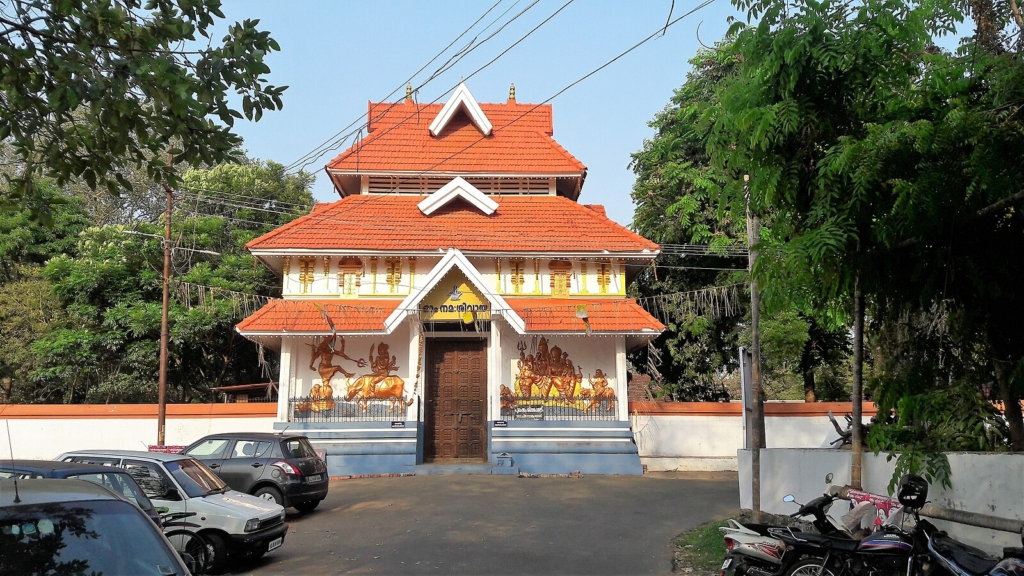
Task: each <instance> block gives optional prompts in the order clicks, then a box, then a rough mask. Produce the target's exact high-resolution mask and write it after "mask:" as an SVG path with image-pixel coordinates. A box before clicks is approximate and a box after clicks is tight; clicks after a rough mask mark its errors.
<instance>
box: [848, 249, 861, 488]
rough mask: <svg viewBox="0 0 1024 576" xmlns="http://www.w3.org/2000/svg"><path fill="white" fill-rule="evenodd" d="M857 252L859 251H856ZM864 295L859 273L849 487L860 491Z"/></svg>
mask: <svg viewBox="0 0 1024 576" xmlns="http://www.w3.org/2000/svg"><path fill="white" fill-rule="evenodd" d="M858 252H859V250H858ZM863 372H864V293H863V292H862V291H861V287H860V272H858V273H857V278H856V279H855V280H854V284H853V393H852V394H851V397H850V402H851V403H852V404H853V429H852V431H853V437H852V438H850V441H851V442H852V443H853V444H852V446H851V447H852V448H853V450H852V452H851V454H850V485H851V486H853V487H854V488H856V489H858V490H860V488H861V476H862V470H863V468H862V465H863V461H864V438H863V434H862V432H863V430H864V429H863V428H862V427H861V422H862V421H863V420H864V415H863V414H864V408H863V399H864V373H863Z"/></svg>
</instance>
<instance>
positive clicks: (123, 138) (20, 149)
mask: <svg viewBox="0 0 1024 576" xmlns="http://www.w3.org/2000/svg"><path fill="white" fill-rule="evenodd" d="M223 18H224V14H223V13H222V12H221V9H220V2H219V0H199V1H189V2H180V1H174V0H147V1H146V2H145V3H142V2H139V1H138V0H63V1H59V2H36V1H29V0H13V1H12V2H10V3H9V4H8V8H7V9H6V10H5V11H4V13H3V14H2V15H0V68H2V69H3V71H4V72H3V74H2V75H0V94H2V95H3V96H2V98H0V139H2V140H4V141H5V142H6V143H7V144H8V145H9V147H10V149H11V150H12V155H13V156H14V158H15V159H16V160H17V163H18V166H17V170H15V171H14V174H13V175H9V176H8V178H9V183H10V186H11V190H12V192H14V193H15V194H16V195H18V196H21V197H30V196H33V195H35V194H36V191H35V187H34V183H35V182H36V181H37V180H38V177H39V176H40V175H45V176H47V177H49V178H52V179H53V180H55V181H56V182H57V184H58V185H61V186H63V185H64V184H66V183H68V182H71V181H72V180H75V179H80V180H81V181H83V182H85V183H86V184H87V185H88V186H89V187H90V188H96V187H97V186H103V187H106V189H107V190H108V191H109V192H110V193H111V194H112V195H117V194H118V191H119V190H121V189H130V188H131V185H130V183H129V181H128V179H127V178H126V177H125V172H126V171H127V170H128V169H129V168H135V169H144V170H145V173H146V175H147V176H148V177H149V179H150V180H151V181H153V182H163V181H166V182H169V183H172V184H174V183H177V181H178V178H177V175H176V172H175V170H174V169H173V168H171V166H170V164H169V163H168V161H167V160H168V159H167V154H168V153H170V154H171V155H172V157H173V163H174V164H175V165H179V166H180V165H185V166H188V165H192V166H198V165H199V164H200V163H203V164H206V165H213V164H218V163H221V162H224V161H227V160H229V159H233V158H237V157H238V155H239V154H238V152H237V151H238V149H239V145H240V144H241V139H240V138H239V137H238V136H237V135H235V134H233V133H232V132H231V127H232V125H233V123H234V121H235V119H237V118H243V117H245V118H247V119H249V120H259V119H260V117H261V116H262V114H263V111H264V110H276V109H279V108H280V107H281V105H282V104H281V94H282V93H283V91H284V89H285V88H284V87H275V86H271V85H268V84H267V80H266V76H267V75H268V74H269V72H270V68H269V67H267V65H266V63H265V62H264V58H265V56H266V54H268V53H269V52H272V51H277V50H280V47H279V46H278V44H277V42H276V41H275V40H274V39H273V38H271V37H270V35H269V33H267V32H262V31H260V30H259V29H258V28H257V26H258V23H259V21H258V20H245V21H244V22H236V23H234V24H232V25H230V26H228V28H227V33H226V35H225V36H224V37H223V39H222V40H221V41H220V42H216V41H214V40H213V39H212V38H211V34H212V33H213V29H214V27H215V25H216V23H217V20H218V19H223ZM236 102H237V103H240V104H241V109H242V111H241V112H239V111H238V110H236V109H235V108H236V107H237V104H235V103H236ZM169 142H174V143H175V144H174V145H173V146H171V147H170V149H168V143H169Z"/></svg>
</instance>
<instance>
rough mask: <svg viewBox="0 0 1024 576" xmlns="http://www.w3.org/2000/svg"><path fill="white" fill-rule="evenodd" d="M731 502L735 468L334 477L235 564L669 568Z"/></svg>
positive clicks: (569, 570)
mask: <svg viewBox="0 0 1024 576" xmlns="http://www.w3.org/2000/svg"><path fill="white" fill-rule="evenodd" d="M738 505H739V495H738V493H737V481H736V475H735V474H734V473H717V474H649V475H647V476H587V477H584V478H517V477H509V476H414V477H406V478H368V479H355V480H340V481H334V482H332V483H331V491H330V495H329V496H328V498H327V499H326V500H324V501H323V502H322V503H321V504H320V507H319V508H318V509H317V510H316V511H315V512H313V513H311V514H307V515H300V514H293V515H289V517H288V524H289V527H290V528H289V531H288V537H287V539H286V541H285V545H284V546H283V547H281V548H280V549H278V550H276V551H274V552H272V553H271V554H268V555H267V556H266V557H265V558H263V559H261V560H259V561H257V562H256V563H254V564H250V565H248V566H244V567H242V566H239V567H238V571H237V572H236V573H253V574H339V573H359V574H363V573H375V574H453V573H454V574H647V573H654V574H665V573H668V572H670V571H671V563H672V552H671V547H670V542H671V540H672V538H673V537H675V536H676V535H677V534H679V533H680V532H683V531H685V530H687V529H689V528H692V527H694V526H697V525H699V524H703V523H704V522H707V521H710V520H714V519H719V518H723V517H726V516H729V515H732V514H735V513H737V512H738Z"/></svg>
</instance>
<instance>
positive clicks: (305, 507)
mask: <svg viewBox="0 0 1024 576" xmlns="http://www.w3.org/2000/svg"><path fill="white" fill-rule="evenodd" d="M319 505H320V500H310V501H309V502H303V503H301V504H296V505H295V509H296V510H298V511H299V512H303V513H305V512H312V511H313V510H316V507H317V506H319Z"/></svg>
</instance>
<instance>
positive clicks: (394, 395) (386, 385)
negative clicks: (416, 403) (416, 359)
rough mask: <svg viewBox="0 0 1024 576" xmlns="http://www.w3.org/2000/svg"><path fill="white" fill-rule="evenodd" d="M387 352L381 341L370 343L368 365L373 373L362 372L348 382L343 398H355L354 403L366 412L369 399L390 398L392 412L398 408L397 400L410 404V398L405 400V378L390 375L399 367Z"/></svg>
mask: <svg viewBox="0 0 1024 576" xmlns="http://www.w3.org/2000/svg"><path fill="white" fill-rule="evenodd" d="M375 348H376V351H377V357H376V359H375V358H374V349H375ZM389 352H390V350H389V349H388V345H387V344H384V343H381V344H379V345H376V346H374V345H373V344H371V345H370V367H371V368H373V373H372V374H364V375H362V376H360V377H359V378H357V379H356V380H355V381H354V382H352V383H351V384H349V387H348V394H347V395H346V397H345V400H348V401H351V400H352V399H355V401H356V404H357V405H358V406H359V407H360V408H361V409H362V410H363V412H366V409H367V408H368V407H369V404H370V400H371V399H379V400H385V399H388V400H391V411H392V412H396V411H397V410H398V403H399V402H402V403H403V404H405V405H406V406H410V405H411V404H412V401H413V399H412V398H410V399H409V400H408V401H406V400H405V380H402V379H401V378H400V377H398V376H392V375H391V371H392V370H398V368H399V367H398V365H397V364H396V359H395V357H394V356H389Z"/></svg>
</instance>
